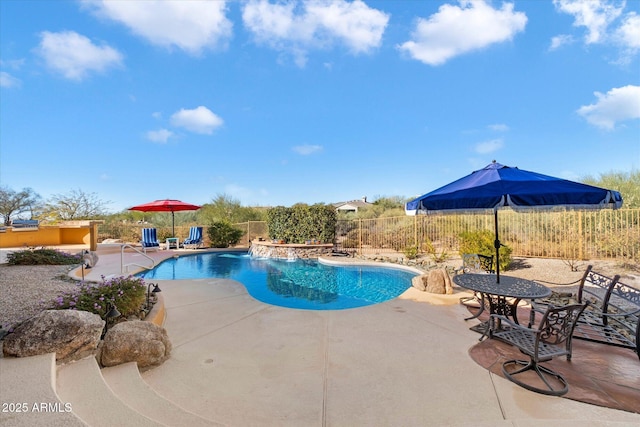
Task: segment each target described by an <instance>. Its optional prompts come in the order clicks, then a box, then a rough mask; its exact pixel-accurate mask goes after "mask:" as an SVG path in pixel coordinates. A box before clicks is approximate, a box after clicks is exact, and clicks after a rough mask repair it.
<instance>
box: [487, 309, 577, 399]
mask: <svg viewBox="0 0 640 427" xmlns="http://www.w3.org/2000/svg"><path fill="white" fill-rule="evenodd" d="M587 305H588V303H587V304H571V305H565V306H562V307H554V306H552V305H550V306H549V307H548V308H547V310H546V311H545V313H544V315H543V316H542V319H540V323H539V324H538V325H537V326H536V327H533V328H526V327H524V326H520V325H518V324H516V323H515V322H512V321H511V320H509V319H508V318H506V317H504V316H501V315H496V314H492V315H491V319H490V329H489V336H490V337H491V338H495V339H498V340H501V341H504V342H506V343H508V344H511V345H513V346H515V347H517V348H518V349H519V350H520V351H521V352H522V353H524V354H526V355H527V356H529V359H530V360H528V361H526V360H507V361H506V362H504V363H503V364H502V373H503V374H504V375H505V377H506V378H507V379H508V380H510V381H512V382H514V383H516V384H518V385H519V386H521V387H524V388H526V389H527V390H531V391H535V392H537V393H542V394H548V395H552V396H562V395H563V394H566V393H567V392H568V391H569V385H568V384H567V381H566V380H565V379H564V377H563V376H562V375H561V374H559V373H558V372H555V371H553V370H551V369H549V368H547V367H545V366H542V365H540V362H547V361H549V360H551V359H553V358H554V357H559V356H566V357H567V361H570V360H571V336H572V334H573V329H574V328H575V325H576V322H577V321H578V318H579V317H580V315H581V314H582V311H583V310H584V309H585V307H586V306H587ZM498 324H500V325H499V328H498V327H497V326H498ZM514 367H515V369H514ZM527 371H534V372H535V373H536V374H537V376H538V377H539V378H540V379H541V380H542V383H543V384H544V386H546V387H545V388H542V387H538V386H537V385H534V384H532V381H529V382H525V380H524V379H525V378H528V379H532V377H531V375H528V376H527V374H526V372H527ZM516 376H518V377H519V378H522V379H519V378H516ZM533 380H534V381H535V382H537V380H536V379H535V376H534V377H533ZM540 385H541V386H542V384H540Z"/></svg>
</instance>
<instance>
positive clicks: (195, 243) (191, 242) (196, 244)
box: [182, 227, 202, 249]
mask: <svg viewBox="0 0 640 427" xmlns="http://www.w3.org/2000/svg"><path fill="white" fill-rule="evenodd" d="M182 247H183V248H185V249H186V248H187V247H191V248H192V249H196V248H200V247H202V227H191V229H190V230H189V237H187V238H186V239H185V240H184V242H182Z"/></svg>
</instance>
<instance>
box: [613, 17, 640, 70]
mask: <svg viewBox="0 0 640 427" xmlns="http://www.w3.org/2000/svg"><path fill="white" fill-rule="evenodd" d="M614 39H615V40H616V43H618V45H620V46H621V47H622V52H621V55H620V59H619V62H620V63H621V64H628V63H629V62H630V61H631V58H632V57H633V56H635V55H636V54H637V53H638V51H640V16H639V15H637V14H636V13H635V12H631V13H628V14H627V15H626V16H625V17H624V19H623V21H622V24H621V25H620V27H618V29H617V30H616V32H615V35H614Z"/></svg>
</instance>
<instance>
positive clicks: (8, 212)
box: [0, 187, 40, 225]
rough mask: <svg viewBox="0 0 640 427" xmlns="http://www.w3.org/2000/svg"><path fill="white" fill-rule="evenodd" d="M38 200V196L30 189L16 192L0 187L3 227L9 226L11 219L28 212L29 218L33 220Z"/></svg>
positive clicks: (0, 210) (0, 214)
mask: <svg viewBox="0 0 640 427" xmlns="http://www.w3.org/2000/svg"><path fill="white" fill-rule="evenodd" d="M39 200H40V196H39V195H38V194H36V193H35V192H34V191H33V190H32V189H31V188H23V189H22V191H20V192H16V191H14V190H12V189H10V188H9V187H0V216H2V218H3V223H4V225H11V217H15V216H18V215H20V214H22V213H24V212H29V217H30V218H33V216H34V215H33V213H34V210H35V209H36V207H37V205H38V203H39Z"/></svg>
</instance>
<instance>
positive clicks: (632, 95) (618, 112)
mask: <svg viewBox="0 0 640 427" xmlns="http://www.w3.org/2000/svg"><path fill="white" fill-rule="evenodd" d="M594 95H595V96H596V98H598V100H597V102H596V103H595V104H591V105H583V106H582V107H580V108H579V109H578V111H577V112H578V114H580V115H581V116H582V117H584V118H585V119H586V120H587V122H589V123H591V124H592V125H594V126H597V127H599V128H603V129H607V130H612V129H613V128H614V127H615V126H616V123H618V122H622V121H625V120H633V119H640V86H632V85H629V86H624V87H619V88H613V89H611V90H610V91H609V92H607V93H606V94H602V93H600V92H595V93H594Z"/></svg>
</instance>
